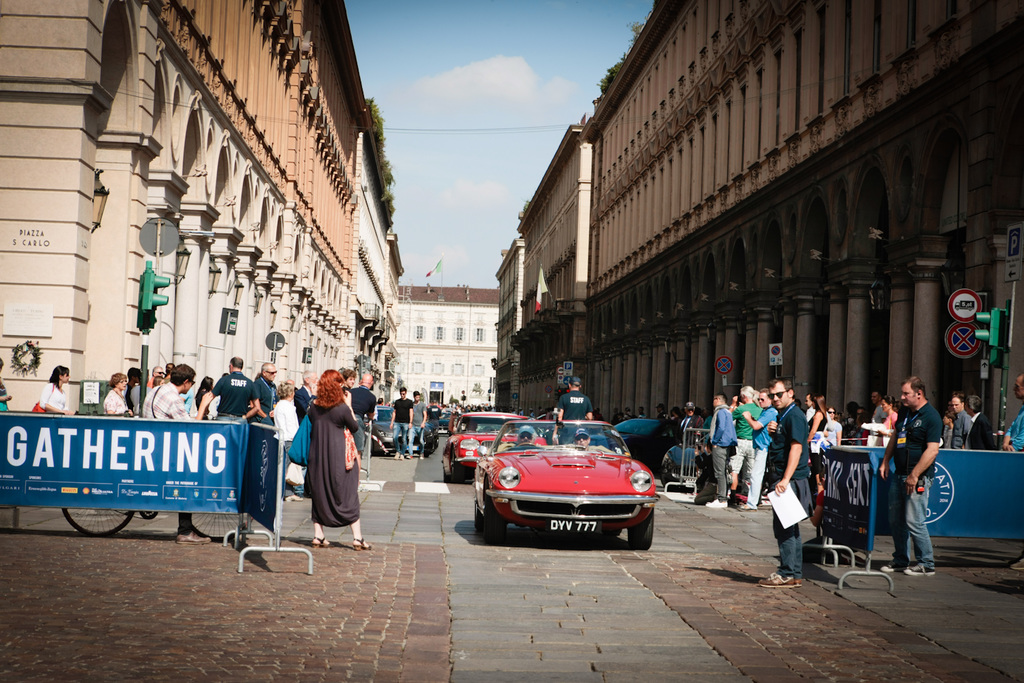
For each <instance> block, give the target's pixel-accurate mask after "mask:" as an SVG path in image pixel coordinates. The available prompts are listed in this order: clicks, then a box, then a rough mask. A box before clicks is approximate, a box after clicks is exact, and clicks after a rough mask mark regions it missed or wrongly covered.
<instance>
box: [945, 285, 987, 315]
mask: <svg viewBox="0 0 1024 683" xmlns="http://www.w3.org/2000/svg"><path fill="white" fill-rule="evenodd" d="M946 310H948V311H949V314H950V315H951V316H953V320H956V321H959V322H962V323H969V322H971V321H972V320H974V315H975V314H976V313H977V312H978V311H980V310H981V297H980V296H978V293H977V292H975V291H974V290H973V289H958V290H956V291H955V292H953V293H952V294H950V295H949V301H948V302H947V303H946Z"/></svg>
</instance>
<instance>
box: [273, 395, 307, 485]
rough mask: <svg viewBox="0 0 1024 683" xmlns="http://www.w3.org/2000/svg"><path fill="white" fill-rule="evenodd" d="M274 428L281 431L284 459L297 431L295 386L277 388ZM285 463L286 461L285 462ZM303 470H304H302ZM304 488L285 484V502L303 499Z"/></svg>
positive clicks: (279, 436) (297, 417) (280, 437)
mask: <svg viewBox="0 0 1024 683" xmlns="http://www.w3.org/2000/svg"><path fill="white" fill-rule="evenodd" d="M274 426H275V427H277V428H278V429H280V430H281V433H280V434H278V438H279V439H281V441H283V442H284V452H285V456H284V457H285V458H287V457H288V451H289V450H290V449H291V445H292V439H294V438H295V433H296V432H297V431H299V415H298V413H296V412H295V385H294V384H286V383H284V382H282V383H281V384H279V385H278V386H277V403H276V404H274ZM286 462H287V461H286ZM303 469H305V468H303ZM304 488H305V487H304V486H302V485H299V486H292V485H291V484H288V483H287V482H286V483H285V493H286V495H285V500H287V501H290V502H294V501H301V500H302V498H303V494H304V493H305V491H304Z"/></svg>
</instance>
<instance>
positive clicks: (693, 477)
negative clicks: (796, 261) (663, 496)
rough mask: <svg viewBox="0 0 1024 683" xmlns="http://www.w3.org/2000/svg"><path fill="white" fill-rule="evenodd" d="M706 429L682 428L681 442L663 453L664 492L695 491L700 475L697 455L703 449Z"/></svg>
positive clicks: (706, 435) (706, 436)
mask: <svg viewBox="0 0 1024 683" xmlns="http://www.w3.org/2000/svg"><path fill="white" fill-rule="evenodd" d="M708 431H709V430H707V429H697V428H693V427H690V428H687V429H684V430H683V442H682V444H680V445H679V446H673V447H672V449H671V450H669V452H668V453H666V454H665V459H664V461H663V463H662V466H663V468H665V469H666V471H665V472H663V473H662V480H663V482H664V484H665V492H666V493H669V492H671V491H672V490H673V489H676V490H677V491H683V490H687V489H690V490H694V492H696V491H695V489H696V487H697V477H698V476H699V475H700V471H699V468H698V467H697V455H698V454H700V453H702V452H703V451H704V447H705V444H706V443H707V438H708Z"/></svg>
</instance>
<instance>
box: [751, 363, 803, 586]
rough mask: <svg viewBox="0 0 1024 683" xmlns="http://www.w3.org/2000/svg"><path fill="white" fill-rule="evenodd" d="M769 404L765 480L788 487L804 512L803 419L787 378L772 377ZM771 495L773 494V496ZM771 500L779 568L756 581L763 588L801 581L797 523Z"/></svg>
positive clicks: (780, 489)
mask: <svg viewBox="0 0 1024 683" xmlns="http://www.w3.org/2000/svg"><path fill="white" fill-rule="evenodd" d="M768 396H769V397H770V398H771V399H772V406H773V407H774V408H775V409H776V410H777V411H778V412H779V418H778V420H777V421H775V420H773V421H771V422H769V423H768V425H767V428H768V431H769V432H771V434H772V441H771V444H769V446H768V476H769V480H768V482H769V483H770V484H771V486H772V490H773V491H774V492H775V493H776V494H778V495H780V496H781V495H783V494H785V493H786V492H787V491H788V490H790V489H792V493H793V494H795V495H796V497H797V499H798V501H799V504H800V507H801V508H802V510H803V511H804V512H805V513H809V512H810V510H811V509H812V508H811V506H812V504H813V499H812V497H811V487H810V484H809V483H808V481H807V477H808V476H809V475H810V473H811V470H810V467H809V466H808V459H807V420H806V417H805V416H804V414H803V412H802V411H801V410H800V409H799V407H797V405H796V403H795V402H794V401H793V384H792V382H790V380H788V379H787V380H781V379H778V380H775V381H774V382H773V383H772V384H770V385H769V387H768ZM773 497H774V496H773ZM775 505H776V503H775V501H773V502H772V531H774V532H775V540H776V541H778V543H779V570H778V571H777V572H774V573H772V575H771V576H769V577H768V578H767V579H761V580H760V581H758V585H759V586H763V587H765V588H798V587H800V585H801V584H803V562H804V558H803V552H804V549H803V542H802V541H801V539H800V524H799V523H792V522H791V523H790V524H789V525H788V526H787V525H786V524H785V523H784V522H783V521H782V520H781V519H780V517H779V512H778V511H777V510H776V507H775Z"/></svg>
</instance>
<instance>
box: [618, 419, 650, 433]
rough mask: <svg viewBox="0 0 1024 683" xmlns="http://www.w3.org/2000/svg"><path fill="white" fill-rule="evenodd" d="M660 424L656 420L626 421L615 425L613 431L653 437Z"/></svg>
mask: <svg viewBox="0 0 1024 683" xmlns="http://www.w3.org/2000/svg"><path fill="white" fill-rule="evenodd" d="M660 426H661V423H660V422H659V421H658V420H641V419H636V420H626V421H625V422H620V423H619V424H617V425H615V429H616V430H618V431H619V432H620V433H622V434H632V435H634V436H654V434H655V433H656V432H657V431H658V428H659V427H660Z"/></svg>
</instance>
